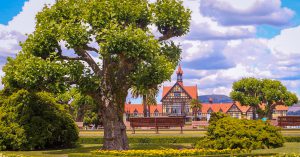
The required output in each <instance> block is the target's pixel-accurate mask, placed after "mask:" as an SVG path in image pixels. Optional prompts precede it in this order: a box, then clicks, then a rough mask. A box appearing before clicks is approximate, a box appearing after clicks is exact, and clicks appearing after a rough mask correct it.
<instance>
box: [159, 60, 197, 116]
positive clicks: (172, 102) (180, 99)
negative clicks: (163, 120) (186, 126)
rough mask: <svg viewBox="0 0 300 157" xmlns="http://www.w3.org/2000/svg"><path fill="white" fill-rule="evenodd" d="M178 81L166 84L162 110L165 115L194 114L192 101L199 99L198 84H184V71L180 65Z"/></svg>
mask: <svg viewBox="0 0 300 157" xmlns="http://www.w3.org/2000/svg"><path fill="white" fill-rule="evenodd" d="M176 74H177V81H176V83H175V84H174V85H173V86H164V87H163V95H162V100H161V102H162V112H163V115H164V116H185V117H189V116H192V110H191V107H190V104H189V103H190V101H191V100H192V99H198V92H197V86H184V85H183V77H182V75H183V71H182V69H181V66H180V65H179V67H178V70H177V72H176Z"/></svg>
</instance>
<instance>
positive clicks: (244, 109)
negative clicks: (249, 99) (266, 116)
mask: <svg viewBox="0 0 300 157" xmlns="http://www.w3.org/2000/svg"><path fill="white" fill-rule="evenodd" d="M235 105H236V106H237V107H238V108H239V109H240V110H241V111H242V112H243V113H246V112H247V111H248V110H249V108H250V106H242V105H241V103H240V102H235Z"/></svg>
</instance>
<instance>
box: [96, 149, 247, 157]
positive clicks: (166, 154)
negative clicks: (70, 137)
mask: <svg viewBox="0 0 300 157" xmlns="http://www.w3.org/2000/svg"><path fill="white" fill-rule="evenodd" d="M243 152H245V150H240V149H224V150H213V149H183V150H176V149H164V150H125V151H115V150H113V151H107V150H95V151H92V152H91V153H92V154H93V155H108V156H147V157H157V156H158V157H172V156H197V155H216V154H237V153H243Z"/></svg>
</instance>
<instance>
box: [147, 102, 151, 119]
mask: <svg viewBox="0 0 300 157" xmlns="http://www.w3.org/2000/svg"><path fill="white" fill-rule="evenodd" d="M148 114H149V115H148V117H151V112H150V105H149V104H148Z"/></svg>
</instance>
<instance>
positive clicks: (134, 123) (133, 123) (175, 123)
mask: <svg viewBox="0 0 300 157" xmlns="http://www.w3.org/2000/svg"><path fill="white" fill-rule="evenodd" d="M129 121H130V127H131V128H132V131H133V132H132V133H133V134H135V128H136V127H155V130H156V133H157V134H158V128H159V127H180V128H181V129H180V133H183V130H182V128H183V126H184V124H185V119H184V117H143V118H130V119H129Z"/></svg>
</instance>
